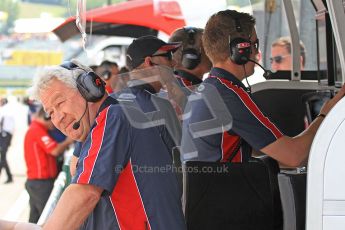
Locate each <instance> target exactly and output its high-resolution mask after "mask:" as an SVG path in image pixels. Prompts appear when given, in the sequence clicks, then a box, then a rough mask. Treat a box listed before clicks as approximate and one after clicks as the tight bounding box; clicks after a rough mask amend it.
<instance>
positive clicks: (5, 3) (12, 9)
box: [0, 0, 19, 34]
mask: <svg viewBox="0 0 345 230" xmlns="http://www.w3.org/2000/svg"><path fill="white" fill-rule="evenodd" d="M0 11H4V12H7V14H8V17H7V20H6V21H5V23H4V25H3V26H2V28H1V29H0V33H2V34H8V33H9V31H10V30H11V29H12V28H13V26H14V21H15V20H16V19H17V18H18V14H19V3H18V1H17V0H1V1H0Z"/></svg>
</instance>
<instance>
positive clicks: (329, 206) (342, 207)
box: [323, 200, 345, 216]
mask: <svg viewBox="0 0 345 230" xmlns="http://www.w3.org/2000/svg"><path fill="white" fill-rule="evenodd" d="M323 215H324V216H345V201H344V200H325V201H324V202H323Z"/></svg>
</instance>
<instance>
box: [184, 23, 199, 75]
mask: <svg viewBox="0 0 345 230" xmlns="http://www.w3.org/2000/svg"><path fill="white" fill-rule="evenodd" d="M183 29H184V31H185V32H186V33H187V34H188V45H187V47H188V46H191V47H190V48H186V49H183V50H182V61H181V64H182V65H183V66H184V67H185V68H187V69H190V70H192V69H194V68H195V67H197V66H198V65H199V64H200V61H201V53H200V51H198V50H196V49H195V48H192V47H193V46H194V45H195V35H196V28H195V27H184V28H183Z"/></svg>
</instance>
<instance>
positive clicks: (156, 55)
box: [151, 51, 172, 61]
mask: <svg viewBox="0 0 345 230" xmlns="http://www.w3.org/2000/svg"><path fill="white" fill-rule="evenodd" d="M151 57H166V58H167V59H168V60H169V61H171V60H172V52H171V51H170V52H167V53H161V54H154V55H151Z"/></svg>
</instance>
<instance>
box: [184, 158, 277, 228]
mask: <svg viewBox="0 0 345 230" xmlns="http://www.w3.org/2000/svg"><path fill="white" fill-rule="evenodd" d="M184 173H185V175H184V176H185V194H184V196H185V197H184V198H185V216H186V222H187V227H188V229H189V230H194V229H198V230H202V229H217V230H218V229H231V230H236V229H238V230H243V229H256V230H260V229H265V230H270V229H272V230H273V229H274V230H276V229H280V226H279V225H281V223H277V222H279V221H276V220H275V211H277V210H275V205H274V198H273V197H274V196H273V191H272V186H271V180H270V177H272V176H271V175H270V170H268V167H267V166H266V164H265V163H263V162H262V161H260V160H253V161H251V162H248V163H219V162H187V163H186V167H185V171H184ZM273 176H274V175H273ZM275 177H276V175H275ZM278 195H279V194H278ZM280 212H281V210H280ZM280 219H281V217H280Z"/></svg>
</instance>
